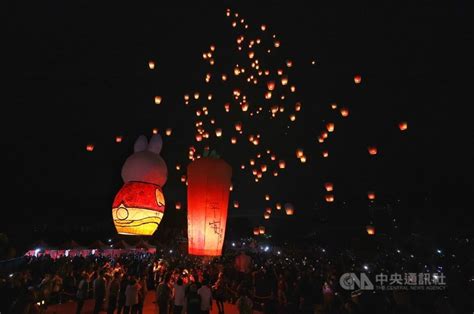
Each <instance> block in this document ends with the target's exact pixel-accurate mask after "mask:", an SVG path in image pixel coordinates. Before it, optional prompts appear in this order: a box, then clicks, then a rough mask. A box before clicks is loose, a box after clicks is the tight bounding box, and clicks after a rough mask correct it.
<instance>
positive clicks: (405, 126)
mask: <svg viewBox="0 0 474 314" xmlns="http://www.w3.org/2000/svg"><path fill="white" fill-rule="evenodd" d="M398 128H399V129H400V131H405V130H406V129H408V123H407V122H406V121H402V122H400V123H398Z"/></svg>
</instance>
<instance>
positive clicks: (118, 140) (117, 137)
mask: <svg viewBox="0 0 474 314" xmlns="http://www.w3.org/2000/svg"><path fill="white" fill-rule="evenodd" d="M122 140H123V137H122V136H120V135H117V136H116V137H115V142H116V143H122Z"/></svg>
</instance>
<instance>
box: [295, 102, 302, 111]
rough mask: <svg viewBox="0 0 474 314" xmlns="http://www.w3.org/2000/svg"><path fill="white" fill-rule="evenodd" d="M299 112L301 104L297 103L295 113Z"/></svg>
mask: <svg viewBox="0 0 474 314" xmlns="http://www.w3.org/2000/svg"><path fill="white" fill-rule="evenodd" d="M300 110H301V103H300V102H297V103H296V104H295V111H300Z"/></svg>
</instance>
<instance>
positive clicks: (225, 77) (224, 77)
mask: <svg viewBox="0 0 474 314" xmlns="http://www.w3.org/2000/svg"><path fill="white" fill-rule="evenodd" d="M221 79H222V81H224V82H225V81H227V75H226V74H222V76H221Z"/></svg>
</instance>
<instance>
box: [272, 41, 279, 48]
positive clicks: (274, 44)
mask: <svg viewBox="0 0 474 314" xmlns="http://www.w3.org/2000/svg"><path fill="white" fill-rule="evenodd" d="M273 46H275V48H278V47H280V41H279V40H275V41H274V42H273Z"/></svg>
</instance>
